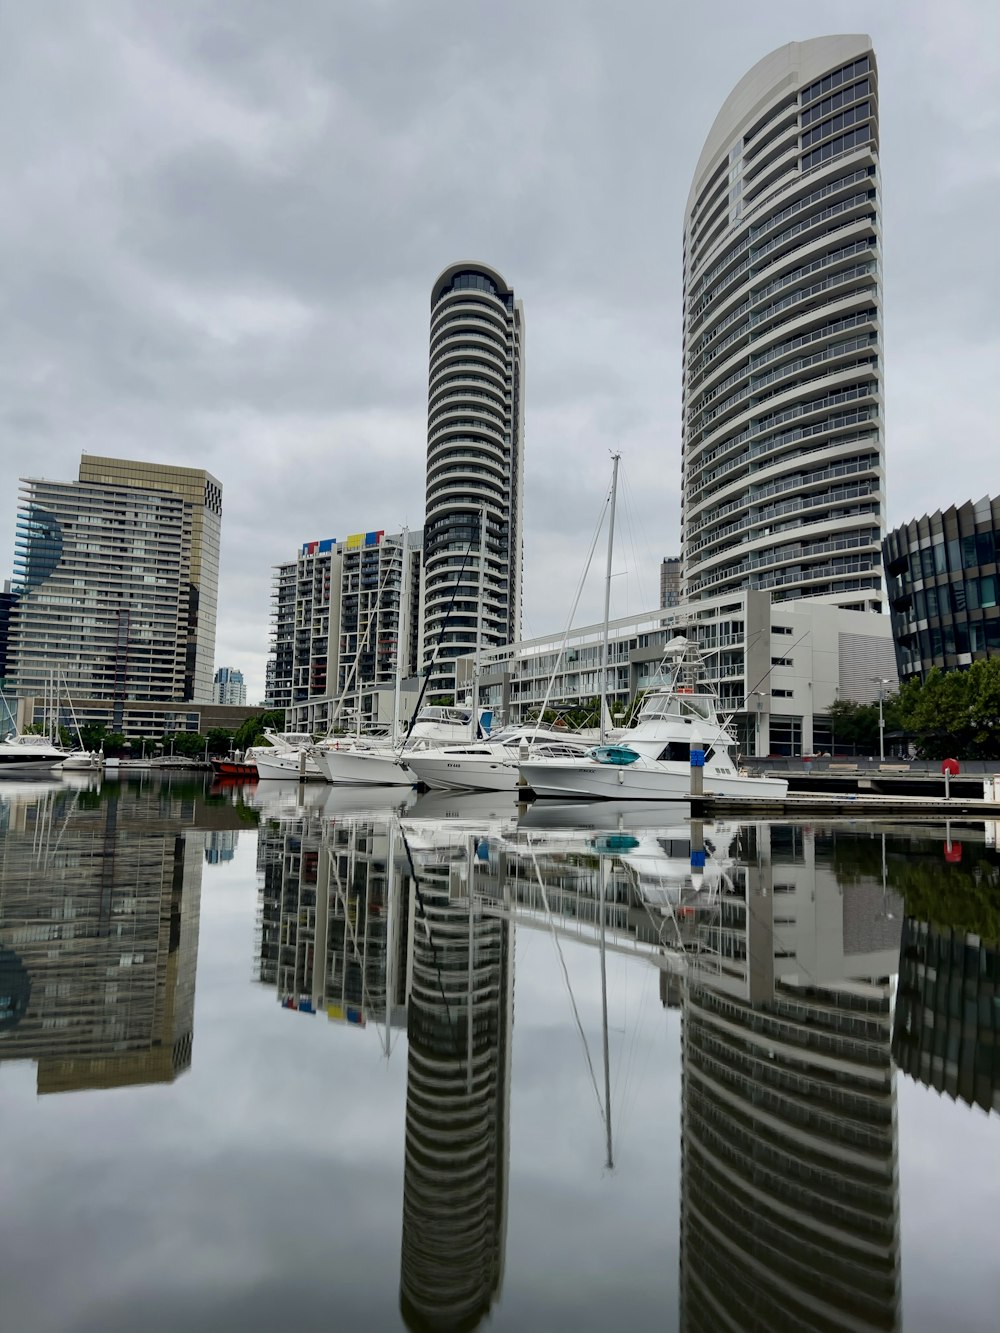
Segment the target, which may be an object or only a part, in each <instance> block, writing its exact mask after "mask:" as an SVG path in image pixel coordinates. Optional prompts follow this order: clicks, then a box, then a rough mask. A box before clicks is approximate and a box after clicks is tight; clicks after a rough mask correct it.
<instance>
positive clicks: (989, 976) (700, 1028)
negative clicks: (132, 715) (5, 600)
mask: <svg viewBox="0 0 1000 1333" xmlns="http://www.w3.org/2000/svg"><path fill="white" fill-rule="evenodd" d="M89 781H90V780H89V779H81V780H79V782H78V784H77V785H75V786H73V787H70V786H68V785H58V784H56V783H36V784H30V785H29V784H18V785H15V784H13V783H11V782H8V781H5V782H3V783H0V1142H2V1143H3V1152H2V1156H0V1199H2V1208H0V1327H2V1328H3V1329H4V1330H6V1329H10V1330H26V1331H27V1333H70V1331H72V1333H85V1331H86V1333H118V1331H119V1330H120V1331H121V1333H153V1331H154V1330H155V1331H156V1333H177V1330H185V1331H186V1333H199V1331H200V1330H234V1333H235V1330H239V1331H240V1333H256V1330H261V1331H262V1333H263V1331H264V1330H266V1331H267V1333H275V1330H285V1329H288V1330H292V1329H294V1330H298V1331H299V1333H311V1331H312V1330H316V1331H317V1333H318V1331H319V1330H324V1331H327V1330H331V1329H350V1330H360V1331H362V1333H368V1331H372V1333H377V1331H378V1330H382V1329H385V1330H394V1329H400V1328H405V1327H409V1328H412V1329H428V1330H431V1329H439V1330H446V1329H472V1328H475V1327H477V1326H479V1325H480V1324H482V1325H484V1326H487V1325H488V1326H489V1328H490V1329H492V1330H497V1331H498V1333H499V1330H507V1329H511V1330H515V1329H516V1330H564V1329H565V1330H590V1329H594V1330H598V1329H600V1330H605V1329H609V1328H620V1329H627V1330H631V1331H633V1333H641V1331H642V1330H647V1329H648V1330H653V1329H656V1330H670V1329H683V1330H686V1331H687V1333H701V1331H706V1333H707V1331H709V1330H710V1331H711V1333H715V1330H744V1329H747V1330H749V1329H753V1330H761V1333H764V1331H765V1330H766V1331H768V1333H770V1331H771V1330H789V1331H790V1333H791V1331H793V1330H794V1331H795V1333H798V1331H799V1330H836V1329H852V1330H875V1329H879V1330H882V1329H900V1328H904V1329H906V1330H908V1333H913V1331H914V1330H923V1329H927V1330H935V1333H936V1331H937V1330H940V1329H947V1330H949V1333H962V1331H964V1330H976V1331H977V1333H978V1331H979V1330H988V1329H989V1330H992V1329H993V1328H995V1327H996V1324H997V1312H998V1309H1000V1294H998V1268H997V1240H996V1236H997V1219H998V1218H1000V1150H998V1144H1000V1135H998V1129H1000V1114H998V1111H1000V1062H998V1054H997V1045H996V1043H997V1029H998V1026H1000V1002H998V999H997V995H998V977H1000V960H998V953H997V951H996V949H995V948H992V949H991V948H989V947H987V946H986V945H985V944H984V945H983V946H981V947H976V948H973V947H972V946H971V945H967V944H966V933H967V932H969V931H975V932H976V933H977V934H978V935H979V936H980V937H982V938H983V939H994V940H995V938H996V935H997V933H998V932H997V922H998V919H1000V858H998V855H997V852H996V850H995V847H993V846H991V845H990V839H989V836H988V834H989V831H988V830H984V829H983V828H982V827H981V826H980V827H979V828H978V829H976V828H971V829H970V828H962V829H961V830H958V829H954V830H952V831H950V832H949V831H946V830H945V829H943V828H942V829H940V830H937V829H926V828H925V829H920V828H913V829H900V828H896V829H887V830H884V831H883V830H881V829H876V828H872V827H869V826H865V825H850V826H840V827H838V828H836V829H834V828H824V827H820V826H807V827H801V826H800V827H788V826H774V825H772V826H767V825H755V826H749V827H746V826H744V827H736V826H729V825H725V826H723V825H710V824H706V825H704V826H698V825H694V826H692V825H690V824H688V823H687V822H686V821H685V820H684V819H683V818H681V817H680V815H678V816H677V818H676V819H675V821H674V823H673V825H672V826H664V823H663V815H662V812H659V813H658V812H651V811H650V810H647V809H642V808H626V809H623V810H616V809H612V808H610V807H606V806H600V807H595V806H587V807H577V809H576V810H575V811H572V810H565V809H563V810H556V809H552V808H549V809H544V810H543V809H541V808H540V807H535V808H534V809H532V810H531V811H529V812H528V813H527V815H525V816H522V818H521V819H520V821H519V820H518V817H517V814H516V811H515V809H514V807H513V806H512V805H510V804H508V803H507V798H505V797H504V798H501V797H495V798H494V797H486V798H441V797H421V798H418V799H414V798H413V797H408V798H407V801H406V808H400V807H395V808H392V807H387V808H373V802H374V801H377V800H379V799H380V798H379V797H374V798H373V797H371V796H369V797H358V796H357V795H356V794H350V793H348V794H346V795H341V794H340V793H337V792H333V791H331V790H330V789H328V788H327V789H308V790H307V791H306V792H305V794H304V796H303V797H300V796H299V794H298V792H297V791H296V790H295V789H294V788H289V789H285V788H283V787H278V786H274V785H272V786H270V788H269V789H267V790H265V789H264V787H263V785H262V788H261V789H260V790H259V791H257V792H255V791H253V789H248V790H247V791H245V792H240V791H237V790H230V791H227V792H224V793H222V794H220V795H218V796H213V795H211V794H209V793H208V792H207V791H205V790H204V789H202V788H201V787H193V786H190V785H185V784H183V783H178V782H176V781H174V782H170V781H165V782H164V783H163V784H162V785H161V784H160V783H158V782H153V781H146V782H144V783H141V784H140V783H136V784H134V785H127V784H124V783H123V784H121V785H119V784H117V783H106V784H104V786H103V788H101V789H100V790H96V789H91V788H89V787H88V785H87V784H88V782H89ZM701 849H703V850H704V853H705V869H704V871H703V872H701V873H696V874H695V876H694V878H692V872H691V865H692V850H693V851H694V853H695V856H694V860H695V861H698V860H699V859H700V858H699V857H698V855H697V853H698V852H699V850H701ZM609 1163H610V1165H609Z"/></svg>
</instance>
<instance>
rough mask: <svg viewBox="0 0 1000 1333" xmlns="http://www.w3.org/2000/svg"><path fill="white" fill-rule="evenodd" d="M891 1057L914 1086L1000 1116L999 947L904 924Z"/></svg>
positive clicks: (956, 932) (945, 929)
mask: <svg viewBox="0 0 1000 1333" xmlns="http://www.w3.org/2000/svg"><path fill="white" fill-rule="evenodd" d="M892 1053H893V1056H894V1058H895V1061H896V1064H897V1065H898V1066H899V1068H900V1069H902V1070H903V1072H904V1073H906V1074H909V1075H910V1076H911V1077H912V1078H915V1079H916V1080H917V1081H918V1082H920V1083H925V1084H927V1086H928V1087H931V1088H934V1089H936V1090H937V1091H938V1092H941V1093H945V1094H947V1095H948V1096H949V1097H952V1098H954V1099H958V1100H960V1101H964V1102H967V1103H968V1104H969V1105H970V1106H979V1107H981V1108H982V1109H983V1110H984V1111H1000V947H998V946H997V945H996V944H995V943H994V944H990V943H987V942H986V941H985V940H982V939H980V938H979V936H978V935H975V934H973V933H972V932H971V931H965V930H962V929H961V928H956V927H951V926H936V925H933V924H931V923H930V922H928V921H917V920H915V919H914V918H912V917H907V918H906V920H905V921H904V922H903V934H902V938H901V940H900V943H899V990H898V992H897V997H896V1014H895V1023H894V1026H893V1034H892Z"/></svg>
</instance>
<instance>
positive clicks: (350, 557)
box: [266, 529, 422, 733]
mask: <svg viewBox="0 0 1000 1333" xmlns="http://www.w3.org/2000/svg"><path fill="white" fill-rule="evenodd" d="M405 539H406V545H405V556H404V545H403V541H404V534H403V533H396V534H394V535H392V536H389V535H387V534H386V533H385V532H383V531H382V530H379V531H377V532H359V533H355V534H353V535H352V536H350V537H348V538H347V539H346V540H345V541H338V540H337V539H336V538H335V537H331V538H327V539H326V540H324V541H312V542H304V543H303V545H302V548H301V550H300V551H299V553H298V555H297V557H296V558H295V559H294V560H288V561H285V562H284V563H283V564H280V565H278V566H277V567H276V569H275V572H274V582H273V590H272V594H271V633H272V639H271V648H272V652H273V657H272V658H271V662H272V663H273V666H271V665H270V664H269V667H268V677H267V690H268V692H267V697H266V702H267V704H268V706H269V707H271V708H283V709H284V710H285V720H286V724H287V725H288V726H289V727H294V728H296V729H301V730H307V731H312V732H314V733H319V732H323V731H326V730H327V728H328V727H329V726H331V725H332V723H333V722H334V720H335V719H337V721H338V724H342V725H344V726H345V727H349V726H352V725H353V724H354V723H355V722H356V721H358V720H359V719H360V720H361V721H362V722H363V723H366V724H367V723H376V722H377V723H386V722H388V721H390V720H391V710H392V697H393V693H394V686H395V678H396V656H397V648H398V645H397V637H398V634H399V626H400V599H401V597H402V594H403V583H404V578H403V570H404V559H405V560H408V561H409V566H410V568H409V577H408V579H407V581H406V582H407V605H406V607H404V608H403V616H402V630H403V639H404V642H403V646H402V652H403V667H402V670H403V676H404V677H405V678H411V677H414V676H416V673H417V654H418V642H419V638H418V625H419V597H420V560H421V541H422V534H421V532H420V531H419V529H418V530H417V531H415V532H409V533H406V534H405ZM410 693H411V694H412V691H411V692H410ZM409 702H410V699H409V695H408V696H407V699H406V700H404V705H403V708H402V712H403V714H404V716H405V715H406V714H407V712H408V706H409Z"/></svg>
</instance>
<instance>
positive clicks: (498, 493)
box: [421, 263, 524, 698]
mask: <svg viewBox="0 0 1000 1333" xmlns="http://www.w3.org/2000/svg"><path fill="white" fill-rule="evenodd" d="M523 510H524V310H523V306H522V303H521V302H520V301H518V300H516V299H515V297H514V293H513V291H512V290H511V288H510V287H509V286H508V285H507V283H506V282H505V281H504V279H503V278H502V277H501V275H500V274H499V273H498V272H497V271H496V270H495V269H492V268H488V267H487V266H486V265H484V264H475V263H460V264H452V265H451V266H450V267H449V268H446V269H445V270H444V272H443V273H442V274H441V275H440V277H439V278H438V279H437V281H436V282H435V283H434V286H433V288H432V290H431V325H430V369H429V381H428V396H427V493H426V517H425V520H424V524H425V526H424V592H423V647H422V653H421V669H422V670H423V671H424V672H429V673H430V682H429V689H430V691H431V695H430V697H431V698H433V697H434V696H435V694H437V695H439V696H440V695H442V694H451V695H454V692H455V679H454V662H455V659H456V658H459V657H464V656H466V655H467V654H469V653H474V652H475V650H476V644H477V639H479V641H481V643H482V644H483V645H484V646H487V647H498V646H499V645H500V644H504V643H512V642H516V641H517V640H518V639H519V638H520V637H521V592H522V587H521V585H522V551H521V545H522V526H523ZM484 515H485V528H486V530H485V535H484V536H483V534H482V533H481V531H480V528H481V523H482V521H483V516H484ZM481 540H484V542H485V556H484V557H483V563H484V566H485V568H482V569H481V568H480V542H481ZM432 662H433V663H434V667H433V670H432V669H431V663H432Z"/></svg>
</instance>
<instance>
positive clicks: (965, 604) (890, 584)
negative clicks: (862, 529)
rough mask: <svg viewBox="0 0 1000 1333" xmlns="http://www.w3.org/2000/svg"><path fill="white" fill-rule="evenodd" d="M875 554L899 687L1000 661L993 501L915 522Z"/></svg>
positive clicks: (997, 515) (999, 560)
mask: <svg viewBox="0 0 1000 1333" xmlns="http://www.w3.org/2000/svg"><path fill="white" fill-rule="evenodd" d="M882 551H883V558H884V561H885V574H886V588H887V590H888V594H889V606H890V611H891V615H892V632H893V638H894V640H895V643H896V664H897V667H898V670H899V678H900V680H911V679H913V678H914V677H919V678H920V679H924V678H925V677H926V676H927V673H928V672H929V671H930V669H931V668H932V667H935V666H936V667H938V668H939V670H942V671H949V670H952V669H954V668H956V667H964V666H969V665H970V664H971V663H972V662H974V661H976V660H978V659H982V658H986V657H1000V606H998V593H1000V586H998V585H1000V577H998V571H1000V496H994V497H993V499H983V500H980V501H978V502H972V501H969V502H968V503H966V504H964V505H959V506H952V508H950V509H946V510H943V511H942V510H938V511H937V513H934V514H929V515H927V514H925V515H924V517H923V518H919V519H914V520H913V521H912V522H911V523H906V524H904V525H903V526H902V527H899V528H896V530H895V531H894V532H891V533H890V534H889V536H888V537H887V538H886V540H885V543H884V545H883V548H882Z"/></svg>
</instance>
